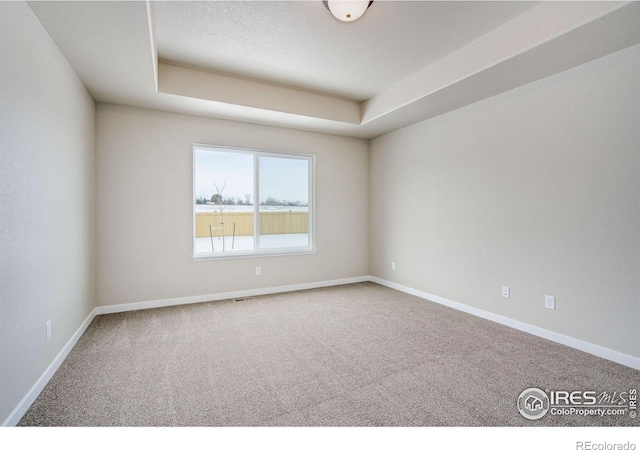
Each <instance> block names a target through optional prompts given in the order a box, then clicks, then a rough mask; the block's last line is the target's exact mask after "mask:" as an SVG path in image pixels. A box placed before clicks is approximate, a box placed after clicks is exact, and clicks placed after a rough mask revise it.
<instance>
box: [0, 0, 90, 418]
mask: <svg viewBox="0 0 640 450" xmlns="http://www.w3.org/2000/svg"><path fill="white" fill-rule="evenodd" d="M0 130H1V133H0V343H1V344H0V361H1V363H0V423H3V422H4V421H5V420H6V419H7V418H8V417H9V415H10V414H11V413H12V411H13V409H14V408H15V407H16V406H17V405H18V404H19V402H20V401H21V400H22V399H23V398H24V396H25V395H26V394H27V392H28V391H29V389H30V388H31V387H32V386H33V385H34V384H35V383H36V381H37V380H38V378H39V377H40V376H41V375H42V374H43V372H44V371H45V369H46V368H47V367H48V366H49V364H51V363H52V361H53V360H54V358H55V357H56V355H57V354H58V352H60V350H61V349H62V348H63V347H64V345H65V344H66V343H67V341H68V340H69V339H70V338H71V336H72V335H73V334H74V332H75V331H76V330H77V329H78V328H79V327H80V325H81V324H82V322H83V321H84V320H85V319H86V318H87V316H88V315H89V314H90V312H91V311H92V310H93V308H94V306H95V275H94V272H95V252H94V248H95V235H94V230H95V208H94V197H95V189H94V174H95V169H94V163H95V151H94V146H95V132H94V130H95V106H94V102H93V100H92V99H91V97H90V96H89V94H88V93H87V91H86V90H85V88H84V86H83V85H82V83H81V82H80V81H79V80H78V78H77V76H76V75H75V73H74V72H73V70H72V69H71V67H70V66H69V65H68V63H67V61H66V59H65V58H64V57H63V56H62V55H61V53H60V52H59V50H58V49H57V47H56V46H55V45H54V44H53V42H52V41H51V39H50V38H49V35H48V34H47V33H46V32H45V30H44V29H43V28H42V26H41V25H40V22H38V20H37V19H36V17H35V16H34V15H33V13H32V12H31V9H29V7H28V6H27V4H26V3H23V2H0ZM47 320H51V321H52V325H53V326H52V331H53V334H52V338H51V339H50V340H49V341H46V339H45V337H46V334H45V323H46V321H47Z"/></svg>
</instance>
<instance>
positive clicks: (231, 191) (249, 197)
mask: <svg viewBox="0 0 640 450" xmlns="http://www.w3.org/2000/svg"><path fill="white" fill-rule="evenodd" d="M194 158H195V161H194V164H195V180H194V182H195V203H196V205H195V214H196V217H195V233H196V235H195V251H194V253H195V254H207V253H212V252H213V253H214V254H216V253H223V252H236V251H243V250H245V251H246V250H254V249H255V243H254V241H255V239H254V233H253V231H254V212H253V182H254V178H253V155H251V154H247V153H236V152H221V151H215V150H209V149H198V148H196V150H195V151H194Z"/></svg>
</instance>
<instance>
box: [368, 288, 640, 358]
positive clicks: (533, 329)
mask: <svg viewBox="0 0 640 450" xmlns="http://www.w3.org/2000/svg"><path fill="white" fill-rule="evenodd" d="M369 280H370V281H372V282H374V283H377V284H380V285H382V286H386V287H389V288H392V289H395V290H397V291H401V292H405V293H407V294H411V295H415V296H416V297H420V298H424V299H426V300H429V301H432V302H434V303H439V304H441V305H444V306H448V307H450V308H453V309H457V310H459V311H463V312H466V313H469V314H473V315H474V316H478V317H482V318H483V319H487V320H491V321H492V322H497V323H499V324H502V325H506V326H508V327H511V328H515V329H516V330H520V331H524V332H525V333H529V334H533V335H534V336H538V337H541V338H544V339H548V340H550V341H553V342H557V343H559V344H562V345H566V346H567V347H572V348H575V349H577V350H581V351H583V352H585V353H590V354H592V355H595V356H599V357H600V358H604V359H608V360H609V361H613V362H616V363H618V364H622V365H625V366H628V367H632V368H634V369H638V370H640V358H637V357H635V356H631V355H627V354H625V353H621V352H618V351H615V350H611V349H609V348H606V347H601V346H599V345H596V344H592V343H590V342H586V341H582V340H580V339H576V338H572V337H570V336H566V335H564V334H560V333H556V332H555V331H550V330H547V329H545V328H540V327H537V326H535V325H531V324H528V323H525V322H520V321H518V320H515V319H510V318H508V317H504V316H501V315H499V314H495V313H492V312H489V311H485V310H482V309H479V308H474V307H473V306H469V305H465V304H464V303H458V302H454V301H453V300H449V299H446V298H443V297H438V296H437V295H433V294H429V293H427V292H423V291H419V290H417V289H413V288H410V287H407V286H404V285H401V284H398V283H393V282H391V281H387V280H383V279H382V278H378V277H374V276H371V277H369Z"/></svg>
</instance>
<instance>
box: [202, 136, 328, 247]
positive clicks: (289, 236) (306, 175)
mask: <svg viewBox="0 0 640 450" xmlns="http://www.w3.org/2000/svg"><path fill="white" fill-rule="evenodd" d="M314 163H315V157H314V156H310V155H295V154H285V153H267V152H261V151H252V150H244V149H234V148H225V147H214V146H206V145H194V146H193V194H194V195H193V196H194V208H193V233H194V234H193V257H194V259H208V258H221V257H222V258H224V257H240V256H253V255H264V254H271V255H273V254H289V253H305V252H306V253H308V252H314V251H315V237H314V228H315V227H314V205H313V200H314V173H315V167H314V166H315V164H314Z"/></svg>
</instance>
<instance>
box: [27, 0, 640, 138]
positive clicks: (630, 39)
mask: <svg viewBox="0 0 640 450" xmlns="http://www.w3.org/2000/svg"><path fill="white" fill-rule="evenodd" d="M29 5H30V6H31V8H32V10H33V11H34V13H35V14H36V16H37V17H38V19H39V20H40V22H41V23H42V24H43V26H44V27H45V29H46V30H47V31H48V32H49V34H50V36H51V37H52V39H53V40H54V42H55V43H56V45H57V46H58V47H59V48H60V50H61V51H62V53H63V54H64V55H65V57H66V58H67V60H68V61H69V63H70V64H71V66H72V67H73V68H74V70H75V71H76V73H77V74H78V76H79V77H80V79H81V80H82V81H83V83H84V84H85V86H86V87H87V89H88V90H89V92H90V93H91V95H92V96H93V97H94V98H95V99H96V100H97V101H101V102H108V103H118V104H125V105H132V106H139V107H145V108H153V109H159V110H164V111H175V112H181V113H188V114H197V115H204V116H210V117H217V118H223V119H231V120H240V121H246V122H253V123H262V124H269V125H275V126H282V127H289V128H297V129H305V130H314V131H320V132H326V133H334V134H341V135H347V136H354V137H362V138H371V137H375V136H378V135H380V134H383V133H385V132H388V131H391V130H394V129H397V128H400V127H403V126H406V125H409V124H411V123H415V122H417V121H420V120H424V119H427V118H429V117H434V116H436V115H439V114H442V113H445V112H447V111H451V110H453V109H456V108H458V107H461V106H464V105H467V104H470V103H473V102H475V101H478V100H481V99H483V98H486V97H489V96H491V95H496V94H498V93H500V92H504V91H506V90H509V89H512V88H514V87H517V86H520V85H523V84H526V83H529V82H532V81H535V80H537V79H540V78H543V77H546V76H549V75H552V74H554V73H557V72H560V71H562V70H566V69H568V68H570V67H574V66H576V65H578V64H582V63H584V62H587V61H589V60H592V59H595V58H598V57H600V56H603V55H606V54H608V53H611V52H614V51H617V50H620V49H622V48H625V47H627V46H630V45H634V44H637V43H640V2H543V3H531V2H507V1H503V2H482V1H474V2H458V1H451V2H430V1H412V2H404V1H381V0H377V1H376V2H374V3H373V4H372V5H371V7H370V8H369V10H368V11H367V12H366V14H365V15H364V16H363V17H362V18H361V19H359V20H357V21H355V22H351V23H342V22H339V21H337V20H336V19H334V18H333V17H332V16H331V15H330V13H329V12H328V11H327V10H326V8H325V7H324V5H323V4H322V2H321V1H320V0H317V1H288V2H282V1H279V2H271V1H259V2H245V1H231V2H222V1H209V2H132V1H130V2H93V1H87V2H30V3H29Z"/></svg>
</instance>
